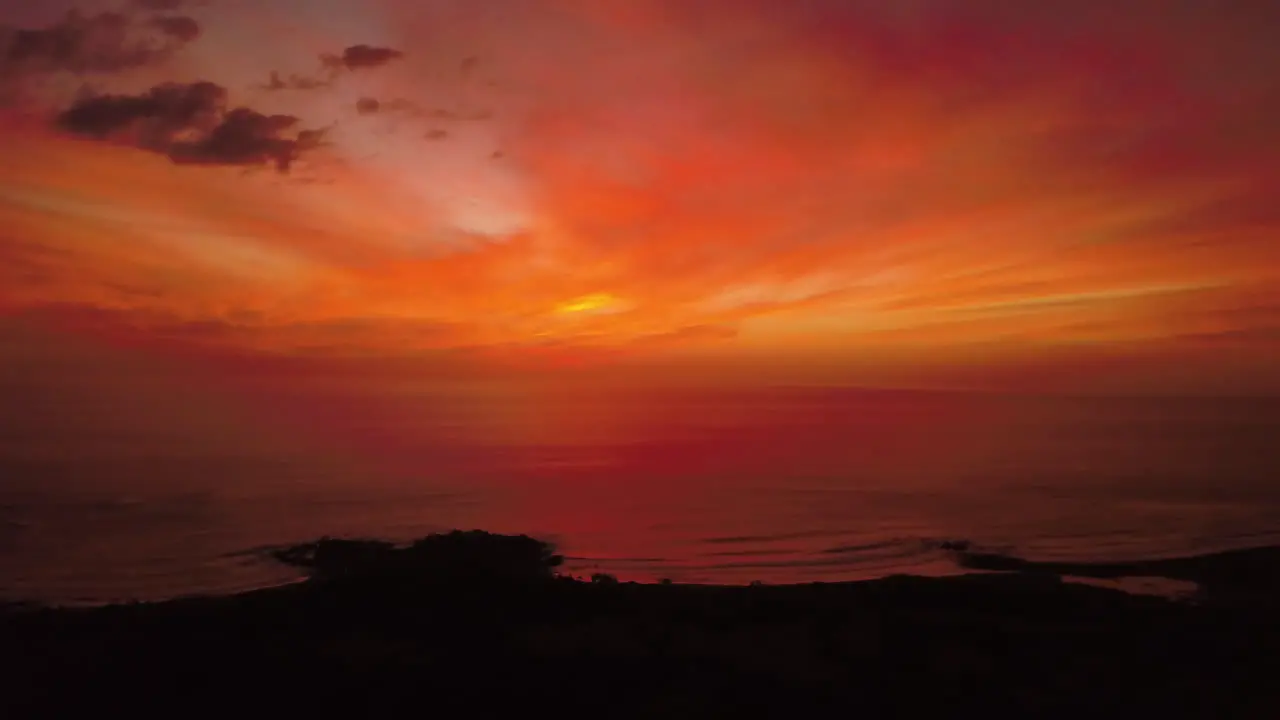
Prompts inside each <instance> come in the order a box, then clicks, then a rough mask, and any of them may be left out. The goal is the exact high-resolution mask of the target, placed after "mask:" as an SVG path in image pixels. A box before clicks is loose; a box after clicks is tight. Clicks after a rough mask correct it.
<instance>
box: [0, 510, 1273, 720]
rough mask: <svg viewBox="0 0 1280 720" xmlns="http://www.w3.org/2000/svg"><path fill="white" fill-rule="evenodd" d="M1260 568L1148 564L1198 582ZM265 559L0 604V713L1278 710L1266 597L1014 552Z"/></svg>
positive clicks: (478, 547) (326, 550)
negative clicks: (267, 577) (774, 575)
mask: <svg viewBox="0 0 1280 720" xmlns="http://www.w3.org/2000/svg"><path fill="white" fill-rule="evenodd" d="M954 551H955V552H956V553H958V554H963V553H966V552H972V549H971V548H968V547H963V546H961V545H959V544H958V543H957V544H956V546H955V547H954ZM1274 552H1280V548H1265V549H1258V550H1256V551H1254V552H1253V553H1252V554H1251V555H1250V560H1248V561H1241V560H1240V559H1239V558H1229V559H1226V560H1224V559H1223V558H1221V557H1216V556H1215V557H1213V558H1212V559H1209V560H1206V559H1203V558H1201V559H1196V560H1189V559H1182V560H1178V561H1165V562H1173V563H1174V565H1172V566H1170V567H1174V568H1176V569H1177V570H1179V572H1182V573H1183V574H1186V573H1187V572H1190V571H1191V570H1188V568H1192V569H1195V568H1199V571H1198V572H1199V574H1200V575H1201V576H1202V577H1207V576H1212V577H1214V578H1217V579H1218V580H1219V582H1218V587H1222V585H1221V577H1233V578H1234V577H1238V573H1239V571H1240V568H1242V567H1245V566H1248V567H1258V568H1260V567H1262V565H1263V564H1265V563H1264V562H1263V561H1264V560H1265V559H1266V558H1267V557H1270V555H1269V553H1274ZM277 553H278V554H279V555H280V556H282V557H281V559H282V560H283V561H287V562H290V563H291V564H293V565H294V566H296V567H299V568H300V569H304V570H305V571H306V572H308V574H309V575H310V578H309V580H307V581H304V582H300V583H292V584H288V585H284V586H280V587H275V588H268V589H260V590H253V591H249V592H244V593H239V594H235V595H229V596H221V597H207V596H206V597H189V598H182V599H174V600H168V601H163V602H153V603H128V604H117V605H105V606H99V607H91V608H51V607H40V606H31V605H27V606H22V607H18V606H10V607H8V608H7V609H5V608H3V607H0V666H3V667H6V668H10V670H9V671H8V672H7V673H6V674H5V675H3V676H0V677H3V680H4V681H5V682H7V683H8V686H9V687H10V688H12V691H11V692H7V693H0V716H4V717H13V718H22V717H35V716H51V715H65V716H85V715H88V714H101V713H104V712H106V711H107V710H112V709H114V710H130V711H134V712H137V711H139V709H143V710H147V711H151V710H157V709H159V710H163V711H166V712H171V711H172V710H173V708H176V707H188V706H189V705H190V703H192V702H193V699H194V700H197V701H198V703H199V707H198V708H196V709H198V710H201V711H207V712H208V713H210V714H222V715H225V714H229V713H235V712H241V713H242V712H243V711H244V710H246V709H250V710H265V709H267V708H270V709H273V710H274V709H277V708H278V709H279V710H280V711H287V712H290V713H292V714H298V713H321V712H325V713H331V712H334V711H335V710H342V711H344V712H351V713H365V714H367V713H370V712H377V713H385V714H400V713H404V712H409V711H412V712H415V713H421V712H435V711H440V712H447V713H450V714H456V713H466V714H468V715H476V714H479V715H481V716H485V715H490V714H499V713H501V714H514V713H523V714H528V713H532V712H538V713H540V714H545V713H546V712H552V713H555V714H556V715H558V716H560V717H601V716H606V717H636V718H640V717H655V716H659V717H738V716H743V715H745V716H751V717H760V716H772V717H808V716H826V715H827V714H829V713H830V712H832V711H836V710H839V711H849V712H853V711H862V712H865V711H871V712H872V716H885V715H895V714H902V713H906V714H911V715H915V714H917V713H925V712H930V713H938V712H947V713H954V712H957V711H966V712H991V711H992V710H1000V711H1003V712H1009V711H1011V712H1015V713H1019V714H1027V713H1035V714H1036V715H1037V716H1041V717H1072V718H1078V717H1080V714H1081V713H1085V712H1088V713H1092V714H1100V715H1102V716H1103V717H1110V716H1114V715H1116V714H1118V712H1117V710H1116V708H1118V707H1133V706H1138V705H1140V706H1141V707H1143V709H1144V710H1148V711H1149V712H1151V713H1158V714H1161V715H1164V716H1165V717H1258V718H1264V717H1274V716H1275V713H1276V710H1277V709H1280V687H1278V686H1276V684H1275V683H1274V680H1273V675H1272V672H1271V669H1270V668H1271V660H1273V659H1274V658H1275V657H1280V613H1277V609H1280V603H1277V597H1276V596H1275V595H1271V596H1268V597H1265V598H1264V597H1260V596H1259V597H1252V598H1251V599H1250V601H1248V602H1241V601H1239V598H1238V597H1237V596H1236V594H1234V593H1230V592H1228V593H1227V594H1226V595H1224V596H1222V597H1221V599H1215V595H1214V593H1213V592H1209V593H1208V594H1206V595H1205V596H1204V598H1202V601H1201V602H1198V603H1194V604H1193V603H1185V602H1173V601H1169V600H1166V599H1162V598H1159V597H1150V596H1140V595H1132V594H1128V593H1125V592H1121V591H1118V590H1113V589H1106V588H1099V587H1092V586H1090V585H1085V584H1080V583H1073V582H1066V581H1064V580H1063V579H1062V578H1060V577H1058V576H1056V575H1053V574H1051V573H1049V572H1047V571H1046V569H1045V568H1044V567H1038V566H1037V564H1035V563H1028V561H1021V560H1018V559H1017V558H1013V559H1009V558H1005V559H1004V560H1000V561H999V562H1004V563H1015V564H1016V563H1023V565H1022V566H1020V571H1018V572H1003V571H1002V572H991V571H978V572H972V573H967V574H961V575H955V576H950V577H921V576H910V575H895V576H889V577H885V578H881V579H877V580H862V581H847V582H832V583H823V582H817V583H803V584H788V585H764V584H755V585H746V586H740V585H732V586H730V585H699V584H679V583H670V584H667V583H632V582H621V581H618V580H616V579H615V578H612V577H611V576H608V575H604V574H596V575H594V576H592V577H590V578H586V579H583V578H569V577H564V576H557V575H556V571H557V569H558V568H559V567H560V564H561V562H562V561H563V558H561V557H560V556H558V555H556V554H555V553H554V551H553V549H552V548H550V546H547V545H545V544H544V543H540V542H539V541H537V540H534V539H532V538H528V537H524V536H516V537H511V536H499V535H490V534H488V533H482V532H474V531H473V532H466V533H460V532H455V533H449V534H446V535H436V536H428V537H427V538H422V539H420V540H419V541H417V542H415V543H413V544H411V545H409V546H394V545H391V544H388V543H380V542H378V541H352V540H335V539H322V540H320V541H316V542H314V543H306V544H301V545H296V546H292V547H290V548H284V549H280V550H278V551H277ZM1215 555H1216V554H1215ZM971 560H972V559H971ZM972 562H977V563H980V564H981V563H988V564H996V562H997V561H996V560H994V559H993V558H992V557H990V556H984V555H982V554H981V553H979V554H978V557H977V559H976V560H972ZM1028 566H1030V567H1028ZM1206 567H1216V568H1219V570H1213V571H1206V570H1205V569H1204V568H1206ZM1223 567H1230V568H1233V569H1234V572H1227V571H1225V570H1221V568H1223ZM1072 569H1074V570H1081V569H1084V570H1089V568H1081V567H1078V566H1072ZM1092 571H1093V572H1094V573H1095V574H1103V573H1107V572H1112V573H1114V572H1115V569H1114V568H1103V569H1101V570H1099V569H1097V568H1093V569H1092ZM108 714H109V713H108Z"/></svg>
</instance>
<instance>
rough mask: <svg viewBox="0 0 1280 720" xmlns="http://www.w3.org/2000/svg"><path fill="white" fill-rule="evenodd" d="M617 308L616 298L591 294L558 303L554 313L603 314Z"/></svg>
mask: <svg viewBox="0 0 1280 720" xmlns="http://www.w3.org/2000/svg"><path fill="white" fill-rule="evenodd" d="M617 306H618V298H616V297H614V296H613V295H611V294H609V293H592V294H590V295H583V296H581V297H577V298H574V299H573V300H569V301H567V302H562V303H560V304H559V305H557V306H556V312H557V313H561V314H568V313H584V312H605V311H608V310H612V309H614V308H616V307H617Z"/></svg>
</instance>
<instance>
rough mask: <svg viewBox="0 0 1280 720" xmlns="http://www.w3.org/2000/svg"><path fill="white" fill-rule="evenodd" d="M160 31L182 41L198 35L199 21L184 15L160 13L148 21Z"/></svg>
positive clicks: (185, 41) (187, 40) (187, 41)
mask: <svg viewBox="0 0 1280 720" xmlns="http://www.w3.org/2000/svg"><path fill="white" fill-rule="evenodd" d="M148 24H149V25H151V26H152V27H154V28H156V29H157V30H159V31H160V32H162V33H164V34H165V35H168V36H169V37H171V38H173V39H175V40H177V41H179V42H183V43H189V42H191V41H192V40H195V39H196V38H198V37H200V23H198V22H196V21H195V20H193V19H192V18H189V17H187V16H185V15H161V16H160V17H154V18H151V20H150V22H149V23H148Z"/></svg>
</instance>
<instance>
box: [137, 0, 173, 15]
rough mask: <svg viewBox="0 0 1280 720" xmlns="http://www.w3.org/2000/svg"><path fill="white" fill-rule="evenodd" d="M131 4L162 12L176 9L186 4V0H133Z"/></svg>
mask: <svg viewBox="0 0 1280 720" xmlns="http://www.w3.org/2000/svg"><path fill="white" fill-rule="evenodd" d="M133 4H134V5H135V6H137V7H139V8H142V9H143V10H153V11H161V12H163V11H168V10H177V9H178V8H180V7H182V6H183V5H185V4H186V0H133Z"/></svg>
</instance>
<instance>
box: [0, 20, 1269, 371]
mask: <svg viewBox="0 0 1280 720" xmlns="http://www.w3.org/2000/svg"><path fill="white" fill-rule="evenodd" d="M73 6H74V8H73ZM1277 27H1280V5H1277V4H1275V3H1267V2H1248V1H1247V0H1239V1H1233V2H1222V3H1208V2H1203V1H1195V0H1126V1H1125V2H1115V1H1114V0H1107V1H1105V2H1102V1H1098V2H1095V1H1094V0H1078V1H1076V2H1047V1H1046V2H1024V3H1015V2H997V1H995V0H966V1H965V2H953V1H948V0H900V1H897V2H884V1H882V0H795V1H792V2H781V1H778V0H485V1H483V2H482V1H480V0H266V1H262V0H204V1H197V0H190V1H186V0H136V1H135V2H133V3H132V4H128V3H123V4H122V3H121V2H114V3H94V2H79V3H71V2H66V1H64V0H46V1H45V2H39V3H37V2H31V1H30V0H0V356H3V357H7V358H8V359H7V360H6V362H10V363H12V362H18V360H20V359H24V360H23V362H27V363H28V365H29V367H32V368H39V367H51V366H52V365H53V364H56V363H49V362H48V358H52V357H62V358H66V357H70V358H72V359H75V360H77V361H80V362H88V363H96V362H97V359H98V358H99V357H102V358H105V357H108V356H110V357H115V355H112V353H118V352H120V351H121V348H125V349H126V350H127V351H128V352H129V353H132V355H130V357H133V358H134V360H130V362H131V363H134V365H137V364H138V363H142V362H144V360H146V361H150V360H149V359H151V358H160V359H164V360H165V361H166V362H168V361H171V360H172V359H173V358H177V359H178V360H176V361H173V362H174V363H175V364H177V365H185V364H196V365H200V364H204V365H207V366H210V367H215V368H221V367H233V366H234V367H268V366H271V367H276V366H280V367H293V366H294V365H297V366H301V365H303V364H306V365H307V366H308V367H313V366H317V365H319V366H325V367H327V366H329V365H332V366H333V367H335V368H336V367H348V366H350V367H364V368H378V367H390V366H392V365H394V367H396V368H397V372H410V373H413V372H420V373H421V374H423V376H424V377H429V376H431V374H432V373H439V372H443V371H444V369H446V368H471V369H474V368H498V369H500V370H501V371H502V372H503V373H511V372H521V371H525V370H528V371H538V372H544V371H565V372H569V371H572V372H579V371H581V369H582V368H596V369H606V370H607V369H614V370H617V372H618V373H620V376H621V377H632V376H634V377H637V378H638V377H641V376H644V377H650V376H666V375H670V376H671V377H676V376H682V377H683V376H688V377H716V378H721V377H729V376H732V377H739V378H744V379H750V378H764V377H768V378H774V379H777V380H779V381H794V382H803V381H809V380H813V379H815V378H817V379H819V381H823V382H825V381H830V382H841V383H858V382H863V381H865V382H868V383H874V382H891V381H899V380H900V381H902V382H923V380H922V378H933V377H935V376H936V377H938V378H942V377H947V378H952V379H954V380H955V381H957V382H961V381H963V382H979V381H982V379H987V380H990V379H992V378H996V379H995V380H991V381H992V382H1000V380H999V378H1021V380H1020V382H1023V383H1024V384H1028V383H1029V385H1030V386H1042V387H1044V388H1052V387H1057V386H1059V385H1061V384H1063V383H1067V384H1070V383H1072V382H1076V381H1077V380H1079V378H1080V376H1092V375H1096V376H1097V377H1099V378H1102V377H1103V376H1105V377H1106V378H1110V379H1109V380H1108V381H1107V382H1109V383H1110V384H1107V382H1101V381H1100V384H1101V385H1106V386H1107V387H1109V388H1113V389H1114V388H1120V389H1123V388H1125V387H1137V386H1139V385H1142V386H1143V387H1146V386H1153V387H1154V386H1159V387H1161V388H1165V389H1169V390H1177V391H1190V390H1203V389H1210V390H1213V389H1224V388H1230V389H1232V390H1234V391H1249V392H1254V391H1261V390H1264V389H1265V390H1268V391H1270V390H1274V389H1277V388H1280V371H1277V370H1276V369H1275V368H1277V367H1280V290H1278V288H1280V74H1278V73H1277V70H1276V69H1277V68H1280V43H1276V42H1275V41H1274V38H1275V32H1276V28H1277ZM137 358H142V359H137ZM291 363H292V364H291ZM138 366H139V367H141V366H140V365H138ZM729 368H734V371H733V372H730V371H729V370H728V369H729ZM31 372H35V370H32V371H31ZM698 373H702V375H699V374H698ZM1010 382H1013V381H1012V380H1010ZM1081 382H1082V384H1085V385H1087V384H1088V383H1087V382H1083V381H1081Z"/></svg>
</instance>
